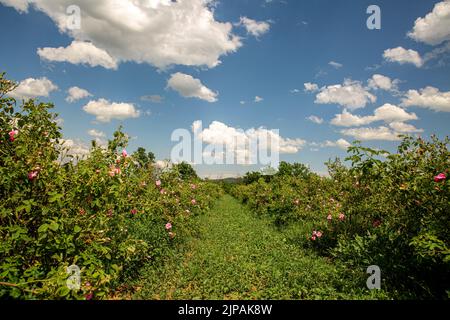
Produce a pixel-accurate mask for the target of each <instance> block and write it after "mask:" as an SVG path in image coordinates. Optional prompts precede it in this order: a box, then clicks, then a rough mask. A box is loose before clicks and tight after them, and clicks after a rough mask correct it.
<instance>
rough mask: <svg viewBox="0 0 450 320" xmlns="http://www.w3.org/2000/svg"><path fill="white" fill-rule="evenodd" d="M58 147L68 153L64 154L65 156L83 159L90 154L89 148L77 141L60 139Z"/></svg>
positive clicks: (67, 159)
mask: <svg viewBox="0 0 450 320" xmlns="http://www.w3.org/2000/svg"><path fill="white" fill-rule="evenodd" d="M60 147H62V148H63V149H66V150H67V151H68V152H67V153H65V155H70V156H74V157H79V158H85V157H86V156H88V155H89V153H90V152H91V151H90V148H89V146H87V145H86V144H85V143H83V142H82V141H79V140H72V139H60ZM61 160H62V161H64V162H66V161H69V160H70V159H69V158H66V159H61Z"/></svg>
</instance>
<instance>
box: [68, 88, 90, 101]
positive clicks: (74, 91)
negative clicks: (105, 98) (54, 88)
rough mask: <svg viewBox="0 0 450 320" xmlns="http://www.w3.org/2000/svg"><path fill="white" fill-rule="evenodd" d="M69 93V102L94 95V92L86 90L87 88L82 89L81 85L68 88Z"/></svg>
mask: <svg viewBox="0 0 450 320" xmlns="http://www.w3.org/2000/svg"><path fill="white" fill-rule="evenodd" d="M67 93H68V94H69V95H68V96H67V98H66V101H67V102H69V103H73V102H75V101H78V100H81V99H84V98H88V97H92V94H91V93H90V92H89V91H87V90H85V89H81V88H79V87H72V88H70V89H69V90H67Z"/></svg>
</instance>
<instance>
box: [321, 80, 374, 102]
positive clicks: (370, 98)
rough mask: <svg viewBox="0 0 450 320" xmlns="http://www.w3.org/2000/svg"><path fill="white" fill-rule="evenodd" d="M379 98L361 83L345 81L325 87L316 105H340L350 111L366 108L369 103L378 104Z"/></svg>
mask: <svg viewBox="0 0 450 320" xmlns="http://www.w3.org/2000/svg"><path fill="white" fill-rule="evenodd" d="M376 100H377V97H376V96H374V95H373V94H371V93H370V92H369V91H367V90H366V88H364V87H363V86H362V85H361V82H359V81H352V80H350V79H345V80H344V83H343V84H342V85H341V84H337V85H332V86H327V87H323V88H321V89H320V92H319V93H318V94H317V96H316V100H315V103H318V104H339V105H341V106H344V107H347V108H349V109H358V108H364V107H365V106H366V104H368V103H374V102H376Z"/></svg>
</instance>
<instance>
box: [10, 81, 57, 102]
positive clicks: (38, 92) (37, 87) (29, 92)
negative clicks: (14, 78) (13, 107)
mask: <svg viewBox="0 0 450 320" xmlns="http://www.w3.org/2000/svg"><path fill="white" fill-rule="evenodd" d="M57 89H58V87H57V86H56V85H55V84H54V83H53V82H51V81H50V80H49V79H47V78H46V77H43V78H40V79H34V78H28V79H25V80H23V81H21V82H20V83H19V85H18V86H17V88H16V89H14V90H13V91H11V92H10V93H9V96H11V97H13V98H16V99H24V100H26V99H33V98H37V97H48V96H49V95H50V93H51V92H53V91H55V90H57Z"/></svg>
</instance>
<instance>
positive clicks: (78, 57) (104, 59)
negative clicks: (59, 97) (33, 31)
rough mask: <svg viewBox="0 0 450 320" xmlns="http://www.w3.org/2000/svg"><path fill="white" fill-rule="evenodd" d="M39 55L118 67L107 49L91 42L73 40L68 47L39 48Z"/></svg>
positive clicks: (63, 60) (92, 65)
mask: <svg viewBox="0 0 450 320" xmlns="http://www.w3.org/2000/svg"><path fill="white" fill-rule="evenodd" d="M37 53H38V55H39V57H41V59H42V60H46V61H55V62H69V63H72V64H84V65H89V66H91V67H97V66H101V67H103V68H106V69H117V61H116V60H115V59H114V58H112V57H111V56H110V55H109V54H108V53H107V52H106V51H105V50H102V49H99V48H97V47H96V46H94V45H93V44H92V43H90V42H81V41H73V42H72V43H71V44H70V45H69V46H68V47H66V48H64V47H59V48H39V49H38V51H37Z"/></svg>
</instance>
